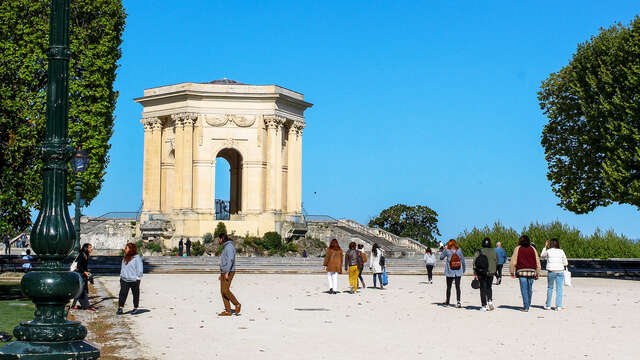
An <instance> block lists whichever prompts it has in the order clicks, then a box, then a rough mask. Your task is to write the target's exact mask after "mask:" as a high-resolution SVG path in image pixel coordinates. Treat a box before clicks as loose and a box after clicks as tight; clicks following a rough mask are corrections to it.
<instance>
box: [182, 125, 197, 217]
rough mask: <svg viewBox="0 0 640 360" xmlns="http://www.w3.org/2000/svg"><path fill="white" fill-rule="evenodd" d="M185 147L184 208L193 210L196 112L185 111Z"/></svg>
mask: <svg viewBox="0 0 640 360" xmlns="http://www.w3.org/2000/svg"><path fill="white" fill-rule="evenodd" d="M181 115H182V122H183V126H184V128H183V145H182V146H183V148H184V152H183V154H184V157H183V158H182V160H183V162H182V206H181V207H182V208H183V209H185V210H193V126H194V124H195V122H196V120H197V119H198V117H197V115H196V114H193V113H183V114H181Z"/></svg>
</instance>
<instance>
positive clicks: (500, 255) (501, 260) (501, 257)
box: [494, 241, 507, 285]
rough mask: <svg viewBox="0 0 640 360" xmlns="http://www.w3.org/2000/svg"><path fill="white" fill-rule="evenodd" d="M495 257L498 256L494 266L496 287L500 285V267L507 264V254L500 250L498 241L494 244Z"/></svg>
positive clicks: (500, 246)
mask: <svg viewBox="0 0 640 360" xmlns="http://www.w3.org/2000/svg"><path fill="white" fill-rule="evenodd" d="M494 250H495V251H496V255H498V264H497V265H496V285H500V284H501V283H502V267H503V266H504V263H506V262H507V252H506V251H505V250H504V249H503V248H502V243H501V242H500V241H498V242H497V243H496V248H495V249H494Z"/></svg>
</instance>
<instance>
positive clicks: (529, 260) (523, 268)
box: [509, 235, 540, 312]
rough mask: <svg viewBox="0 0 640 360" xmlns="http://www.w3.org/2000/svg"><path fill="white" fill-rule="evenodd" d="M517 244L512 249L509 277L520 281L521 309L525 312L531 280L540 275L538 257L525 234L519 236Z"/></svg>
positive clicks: (531, 291) (527, 307)
mask: <svg viewBox="0 0 640 360" xmlns="http://www.w3.org/2000/svg"><path fill="white" fill-rule="evenodd" d="M518 244H519V245H518V246H516V248H515V249H514V250H513V256H511V263H510V264H509V270H510V271H511V277H513V278H515V277H517V278H518V280H519V281H520V292H521V293H522V304H523V307H522V311H525V312H526V311H529V307H531V296H532V295H533V281H534V280H535V279H537V278H538V276H539V275H540V257H539V256H538V253H537V252H536V249H535V248H534V247H533V246H531V240H529V237H528V236H527V235H522V236H520V239H519V240H518Z"/></svg>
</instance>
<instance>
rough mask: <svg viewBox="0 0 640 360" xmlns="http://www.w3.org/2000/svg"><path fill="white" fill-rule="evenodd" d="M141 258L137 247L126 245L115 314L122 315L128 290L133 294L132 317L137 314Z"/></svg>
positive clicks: (141, 271) (141, 267) (141, 266)
mask: <svg viewBox="0 0 640 360" xmlns="http://www.w3.org/2000/svg"><path fill="white" fill-rule="evenodd" d="M143 269H144V268H143V264H142V258H141V257H140V255H139V254H138V247H137V246H136V244H134V243H128V244H127V245H125V247H124V257H123V258H122V264H121V265H120V294H119V296H118V311H117V312H116V314H118V315H122V313H123V312H122V308H123V307H124V304H125V303H126V302H127V296H128V295H129V289H131V293H132V294H133V311H131V314H132V315H135V314H137V313H138V306H139V305H140V280H142V273H143Z"/></svg>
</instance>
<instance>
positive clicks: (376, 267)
mask: <svg viewBox="0 0 640 360" xmlns="http://www.w3.org/2000/svg"><path fill="white" fill-rule="evenodd" d="M382 259H384V256H383V255H382V249H380V245H378V243H375V244H373V247H372V248H371V256H370V262H369V270H371V272H372V273H373V287H374V288H375V287H377V286H376V276H377V277H378V281H379V282H380V289H384V286H383V285H382V272H383V271H384V262H381V260H382Z"/></svg>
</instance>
